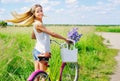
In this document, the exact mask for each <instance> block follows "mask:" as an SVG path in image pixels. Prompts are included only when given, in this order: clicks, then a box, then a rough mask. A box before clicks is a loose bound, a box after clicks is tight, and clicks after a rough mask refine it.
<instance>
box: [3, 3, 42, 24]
mask: <svg viewBox="0 0 120 81" xmlns="http://www.w3.org/2000/svg"><path fill="white" fill-rule="evenodd" d="M36 7H41V8H42V6H41V5H40V4H35V5H34V6H33V7H32V8H31V9H30V10H29V11H27V12H25V13H23V14H18V13H17V12H15V11H14V12H11V14H12V16H13V17H14V19H11V20H5V21H6V22H12V23H14V25H21V26H29V25H31V24H32V23H33V22H34V19H35V16H34V13H35V9H36ZM41 22H42V20H41Z"/></svg>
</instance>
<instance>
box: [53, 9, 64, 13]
mask: <svg viewBox="0 0 120 81" xmlns="http://www.w3.org/2000/svg"><path fill="white" fill-rule="evenodd" d="M55 12H56V13H65V12H64V9H63V8H61V9H58V10H56V11H55Z"/></svg>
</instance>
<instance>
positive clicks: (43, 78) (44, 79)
mask: <svg viewBox="0 0 120 81" xmlns="http://www.w3.org/2000/svg"><path fill="white" fill-rule="evenodd" d="M38 79H39V80H38ZM32 81H51V80H50V78H49V76H48V74H47V73H46V72H39V73H37V74H36V75H35V76H34V78H33V80H32Z"/></svg>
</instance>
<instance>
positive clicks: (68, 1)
mask: <svg viewBox="0 0 120 81" xmlns="http://www.w3.org/2000/svg"><path fill="white" fill-rule="evenodd" d="M76 1H77V0H65V2H66V3H67V4H73V3H75V2H76Z"/></svg>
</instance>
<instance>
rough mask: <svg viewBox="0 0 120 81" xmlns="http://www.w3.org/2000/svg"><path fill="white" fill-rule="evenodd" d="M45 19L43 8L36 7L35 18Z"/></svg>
mask: <svg viewBox="0 0 120 81" xmlns="http://www.w3.org/2000/svg"><path fill="white" fill-rule="evenodd" d="M42 17H43V10H42V8H41V7H36V8H35V18H36V19H42Z"/></svg>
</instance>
